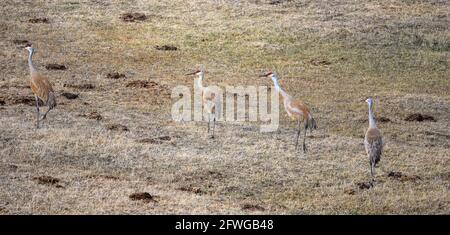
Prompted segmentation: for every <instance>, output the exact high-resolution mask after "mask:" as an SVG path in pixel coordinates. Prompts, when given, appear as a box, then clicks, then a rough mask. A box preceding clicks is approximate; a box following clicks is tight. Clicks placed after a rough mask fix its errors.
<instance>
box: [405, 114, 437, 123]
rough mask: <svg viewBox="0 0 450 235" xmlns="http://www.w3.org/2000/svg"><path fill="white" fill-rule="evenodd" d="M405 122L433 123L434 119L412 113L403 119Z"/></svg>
mask: <svg viewBox="0 0 450 235" xmlns="http://www.w3.org/2000/svg"><path fill="white" fill-rule="evenodd" d="M405 121H408V122H423V121H432V122H435V121H436V119H434V117H433V116H430V115H426V114H420V113H413V114H410V115H408V116H407V117H406V118H405Z"/></svg>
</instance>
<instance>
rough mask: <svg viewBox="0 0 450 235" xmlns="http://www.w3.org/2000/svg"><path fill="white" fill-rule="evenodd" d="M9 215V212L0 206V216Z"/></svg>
mask: <svg viewBox="0 0 450 235" xmlns="http://www.w3.org/2000/svg"><path fill="white" fill-rule="evenodd" d="M7 213H8V210H7V209H6V208H5V207H1V206H0V215H1V214H7Z"/></svg>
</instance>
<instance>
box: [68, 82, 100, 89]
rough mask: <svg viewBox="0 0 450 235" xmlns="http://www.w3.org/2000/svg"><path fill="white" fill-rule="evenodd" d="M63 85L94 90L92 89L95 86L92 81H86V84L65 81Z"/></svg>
mask: <svg viewBox="0 0 450 235" xmlns="http://www.w3.org/2000/svg"><path fill="white" fill-rule="evenodd" d="M63 87H67V88H74V89H80V90H92V89H94V88H95V86H94V85H92V84H90V83H86V84H69V83H64V85H63Z"/></svg>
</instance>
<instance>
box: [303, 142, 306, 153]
mask: <svg viewBox="0 0 450 235" xmlns="http://www.w3.org/2000/svg"><path fill="white" fill-rule="evenodd" d="M306 151H307V148H306V145H305V144H304V145H303V152H304V153H306Z"/></svg>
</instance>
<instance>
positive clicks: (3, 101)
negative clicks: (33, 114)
mask: <svg viewBox="0 0 450 235" xmlns="http://www.w3.org/2000/svg"><path fill="white" fill-rule="evenodd" d="M17 104H24V105H29V106H36V99H35V98H34V96H19V95H16V96H12V95H11V96H7V97H2V96H0V105H2V106H3V105H17ZM38 104H39V106H44V102H42V100H40V99H39V100H38Z"/></svg>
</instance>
